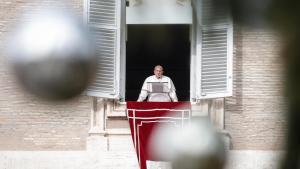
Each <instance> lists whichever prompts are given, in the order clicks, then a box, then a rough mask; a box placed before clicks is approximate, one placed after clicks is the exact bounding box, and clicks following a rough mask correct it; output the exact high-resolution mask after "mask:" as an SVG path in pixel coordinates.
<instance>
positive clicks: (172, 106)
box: [127, 102, 191, 169]
mask: <svg viewBox="0 0 300 169" xmlns="http://www.w3.org/2000/svg"><path fill="white" fill-rule="evenodd" d="M190 110H191V104H190V102H127V117H128V121H129V125H130V129H131V135H132V139H133V143H134V146H135V149H136V153H137V157H138V160H139V164H140V168H141V169H147V168H146V161H147V160H152V161H163V159H157V158H156V157H153V155H152V154H151V153H150V151H149V150H150V149H151V147H149V140H150V137H151V134H152V133H153V131H154V129H155V128H156V127H157V126H158V125H159V124H168V125H169V124H170V125H183V124H184V123H186V122H187V121H189V120H190V117H191V111H190Z"/></svg>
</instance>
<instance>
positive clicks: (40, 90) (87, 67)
mask: <svg viewBox="0 0 300 169" xmlns="http://www.w3.org/2000/svg"><path fill="white" fill-rule="evenodd" d="M8 44H9V46H8V54H9V61H10V63H11V65H12V68H13V69H14V71H15V75H16V77H17V79H18V80H19V82H20V83H21V84H22V86H23V87H24V88H25V89H26V90H28V91H29V92H30V93H32V94H34V95H37V96H39V97H40V98H43V99H48V100H49V99H50V100H64V99H69V98H72V97H74V96H76V95H78V94H80V93H81V92H82V91H83V90H84V89H85V88H86V87H87V85H88V84H89V82H90V81H91V79H92V78H93V76H94V72H95V68H96V54H95V48H94V47H93V43H91V40H90V38H89V35H88V33H87V31H86V30H85V29H84V26H83V24H82V23H81V22H80V20H76V18H75V17H74V16H72V15H69V14H67V13H64V12H62V11H54V10H48V11H46V12H42V13H38V14H35V15H33V16H31V17H30V18H26V20H23V21H22V23H21V24H19V25H18V26H17V27H16V30H15V31H14V32H13V34H12V35H11V38H10V39H9V43H8Z"/></svg>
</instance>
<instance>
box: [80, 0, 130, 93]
mask: <svg viewBox="0 0 300 169" xmlns="http://www.w3.org/2000/svg"><path fill="white" fill-rule="evenodd" d="M122 2H123V0H87V2H86V3H87V7H86V8H87V24H88V27H89V29H90V31H91V33H92V37H93V38H94V40H95V42H96V49H97V58H98V60H97V63H98V68H97V72H96V78H95V80H94V82H93V83H92V84H91V85H90V86H89V88H88V89H87V91H86V92H87V94H88V95H91V96H97V97H105V98H120V97H122V96H120V94H121V93H120V92H121V87H124V86H121V84H122V83H121V82H120V79H121V76H122V74H123V73H121V69H122V68H121V63H120V61H121V60H122V59H121V50H122V43H123V42H122V34H121V29H122V26H123V24H122V22H121V20H122V18H121V17H122V8H124V9H125V5H124V6H123V5H122Z"/></svg>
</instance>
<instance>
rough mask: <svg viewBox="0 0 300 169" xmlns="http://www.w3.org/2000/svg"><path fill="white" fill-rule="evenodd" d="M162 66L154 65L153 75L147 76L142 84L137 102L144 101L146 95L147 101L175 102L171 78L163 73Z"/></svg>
mask: <svg viewBox="0 0 300 169" xmlns="http://www.w3.org/2000/svg"><path fill="white" fill-rule="evenodd" d="M163 72H164V71H163V67H162V66H161V65H157V66H155V67H154V75H152V76H149V77H148V78H147V79H146V80H145V81H144V84H143V87H142V90H141V93H140V95H139V98H138V100H137V101H138V102H142V101H144V100H145V99H146V98H147V96H148V101H149V102H170V101H173V102H177V101H178V99H177V96H176V89H175V86H174V84H173V82H172V80H171V79H170V78H169V77H167V76H164V75H163Z"/></svg>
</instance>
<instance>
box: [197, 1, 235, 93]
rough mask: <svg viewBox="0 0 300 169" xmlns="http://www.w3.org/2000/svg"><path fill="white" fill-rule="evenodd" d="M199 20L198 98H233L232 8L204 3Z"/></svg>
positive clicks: (210, 2)
mask: <svg viewBox="0 0 300 169" xmlns="http://www.w3.org/2000/svg"><path fill="white" fill-rule="evenodd" d="M201 2H202V3H201V5H200V8H199V9H200V11H197V12H201V13H200V15H198V16H200V18H198V21H199V23H198V28H197V34H198V36H199V38H198V42H197V49H196V50H197V54H196V55H197V60H198V61H197V66H196V69H197V71H196V73H197V78H199V80H198V81H197V82H198V84H197V85H196V91H197V94H196V99H203V98H217V97H226V96H231V95H232V50H233V49H232V45H233V33H232V29H233V28H232V27H233V26H232V21H231V18H230V15H229V10H228V8H226V7H224V6H223V8H222V7H220V6H218V5H217V6H215V5H213V0H202V1H201ZM199 9H198V10H199Z"/></svg>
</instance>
